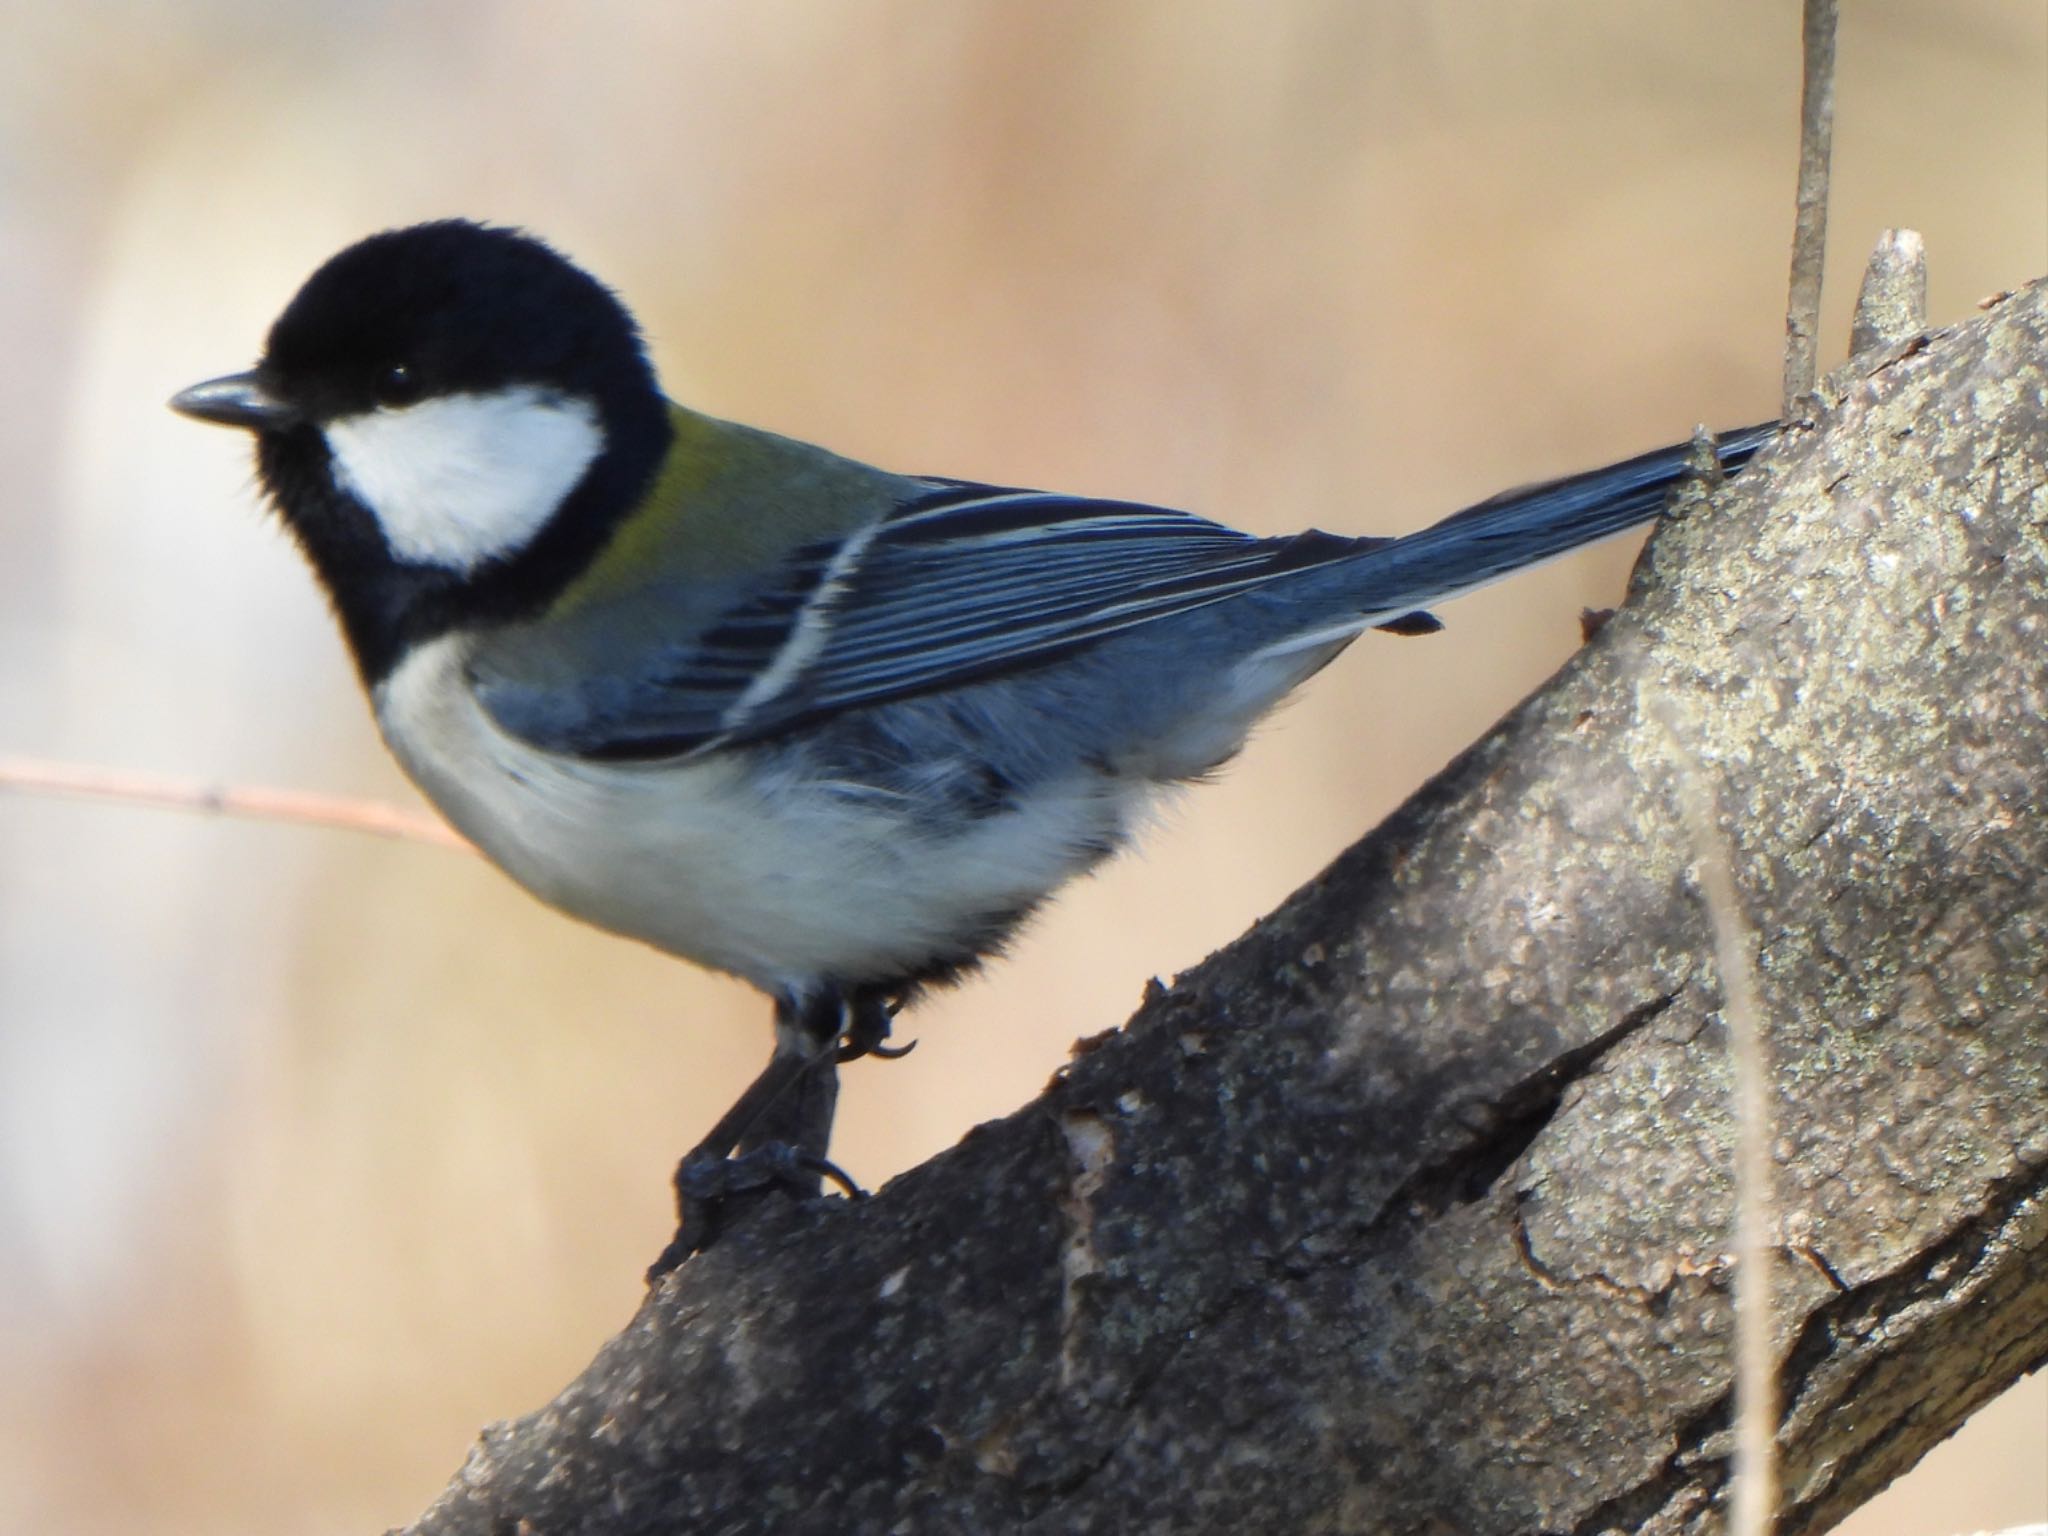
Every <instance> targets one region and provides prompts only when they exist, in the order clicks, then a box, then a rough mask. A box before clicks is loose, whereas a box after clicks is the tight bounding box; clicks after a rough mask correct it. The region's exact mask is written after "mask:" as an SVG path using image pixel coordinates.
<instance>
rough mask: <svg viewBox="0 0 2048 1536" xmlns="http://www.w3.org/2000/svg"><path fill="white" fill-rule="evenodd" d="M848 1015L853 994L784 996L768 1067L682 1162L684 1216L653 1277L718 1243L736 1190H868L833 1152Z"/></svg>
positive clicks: (679, 1193) (679, 1187)
mask: <svg viewBox="0 0 2048 1536" xmlns="http://www.w3.org/2000/svg"><path fill="white" fill-rule="evenodd" d="M846 1016H847V1001H846V998H845V996H844V994H842V993H840V992H839V991H837V990H828V991H823V992H819V993H816V994H812V995H809V996H804V997H783V998H780V999H778V1000H777V1002H776V1005H775V1051H774V1054H773V1055H771V1056H770V1057H769V1058H768V1065H767V1066H765V1067H763V1068H762V1069H761V1072H760V1075H759V1076H757V1077H756V1078H755V1079H754V1080H753V1082H751V1083H749V1084H748V1085H747V1087H746V1091H745V1092H743V1093H742V1094H741V1095H740V1096H739V1098H738V1099H737V1100H735V1101H734V1103H733V1106H732V1108H730V1109H728V1110H727V1111H726V1112H725V1113H724V1114H723V1115H721V1116H720V1117H719V1119H718V1123H717V1124H716V1125H714V1126H713V1127H712V1128H711V1131H710V1134H708V1135H707V1136H705V1138H704V1139H703V1140H702V1141H700V1142H698V1143H697V1145H696V1146H695V1147H693V1148H691V1149H690V1151H689V1152H688V1153H686V1154H685V1155H684V1157H683V1160H682V1162H681V1164H680V1165H678V1167H677V1168H676V1178H675V1184H676V1203H677V1207H678V1214H679V1217H680V1220H679V1223H678V1225H677V1228H676V1235H675V1237H674V1239H673V1240H672V1241H671V1242H670V1243H669V1245H668V1247H666V1248H664V1249H663V1250H662V1252H661V1256H660V1257H659V1258H657V1259H656V1260H655V1261H654V1263H653V1265H652V1266H651V1267H650V1268H649V1269H648V1271H647V1278H648V1281H649V1282H650V1283H652V1282H653V1281H655V1280H658V1279H660V1278H661V1277H662V1276H663V1275H665V1274H667V1273H668V1272H669V1271H670V1270H672V1269H674V1268H675V1267H676V1266H677V1265H678V1264H680V1263H682V1262H683V1260H685V1259H687V1258H688V1257H689V1256H690V1255H691V1254H693V1253H696V1252H698V1251H700V1250H701V1249H703V1248H704V1247H706V1246H707V1245H708V1244H709V1243H710V1242H711V1240H712V1238H713V1237H714V1236H715V1235H716V1232H717V1229H718V1227H719V1226H720V1225H721V1224H722V1222H723V1221H724V1219H725V1218H727V1217H728V1216H729V1215H730V1214H731V1213H730V1212H729V1211H728V1210H727V1209H726V1207H728V1206H729V1205H730V1204H731V1203H732V1200H733V1197H735V1196H738V1195H743V1194H746V1193H748V1192H750V1191H755V1190H762V1189H767V1188H771V1187H778V1186H779V1187H781V1188H783V1189H787V1190H790V1191H792V1192H794V1193H796V1194H799V1195H815V1194H817V1193H818V1189H819V1180H820V1178H821V1177H826V1178H830V1179H832V1180H833V1181H834V1182H835V1183H837V1184H838V1185H839V1186H840V1187H841V1188H843V1189H844V1190H846V1192H847V1193H848V1194H850V1195H858V1194H859V1193H860V1189H859V1187H858V1186H857V1185H855V1184H854V1182H853V1180H851V1179H850V1178H848V1177H847V1176H846V1175H845V1174H844V1173H843V1172H841V1171H840V1170H839V1169H838V1168H836V1167H834V1166H833V1165H832V1164H831V1163H830V1162H828V1161H827V1160H826V1158H825V1149H826V1147H827V1146H829V1145H830V1143H831V1138H832V1112H833V1108H834V1105H835V1104H836V1102H837V1100H838V1096H839V1075H838V1056H839V1049H840V1037H841V1035H842V1033H843V1032H844V1030H845V1027H846Z"/></svg>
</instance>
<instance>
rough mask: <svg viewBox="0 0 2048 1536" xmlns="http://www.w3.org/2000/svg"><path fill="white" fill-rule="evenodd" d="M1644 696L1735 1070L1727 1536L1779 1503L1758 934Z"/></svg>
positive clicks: (1680, 753)
mask: <svg viewBox="0 0 2048 1536" xmlns="http://www.w3.org/2000/svg"><path fill="white" fill-rule="evenodd" d="M1648 702H1649V712H1650V713H1651V714H1652V716H1653V717H1654V718H1655V719H1657V721H1658V722H1659V723H1660V724H1662V726H1663V727H1664V730H1665V732H1666V734H1667V738H1668V744H1669V750H1670V758H1671V762H1672V766H1673V767H1674V768H1675V769H1676V771H1677V777H1678V803H1679V812H1680V815H1681V817H1682V819H1683V820H1684V823H1685V828H1686V834H1687V837H1688V838H1689V839H1690V841H1691V843H1692V845H1693V870H1694V874H1695V877H1696V878H1697V879H1698V881H1699V887H1700V896H1701V898H1702V900H1703V901H1704V902H1705V904H1706V908H1707V920H1708V922H1709V924H1710V925H1711V927H1712V928H1713V934H1714V968H1715V970H1716V971H1718V972H1719V973H1720V977H1721V1018H1722V1021H1723V1022H1724V1023H1725V1024H1726V1025H1727V1028H1728V1051H1729V1055H1730V1058H1731V1060H1732V1062H1733V1066H1734V1075H1735V1104H1734V1108H1735V1473H1734V1497H1733V1501H1732V1503H1733V1507H1732V1509H1731V1511H1730V1513H1729V1519H1728V1530H1729V1532H1730V1536H1767V1533H1768V1532H1769V1531H1770V1528H1771V1519H1772V1516H1773V1514H1774V1512H1775V1511H1776V1508H1777V1502H1778V1479H1777V1426H1778V1383H1777V1362H1776V1360H1775V1358H1774V1351H1773V1348H1772V1344H1771V1263H1772V1260H1773V1258H1774V1256H1775V1255H1774V1251H1773V1240H1772V1232H1771V1227H1772V1209H1773V1205H1774V1201H1773V1196H1772V1190H1771V1100H1770V1078H1771V1074H1770V1061H1769V1057H1768V1055H1767V1053H1766V1050H1767V1048H1766V1046H1765V1043H1764V1030H1763V1007H1762V1004H1761V1003H1760V1001H1759V997H1758V994H1759V990H1760V989H1759V987H1758V985H1757V976H1756V934H1755V933H1754V931H1753V930H1752V929H1751V928H1750V927H1749V925H1748V923H1746V922H1745V921H1744V919H1743V916H1742V908H1741V904H1740V902H1739V901H1738V899H1737V897H1736V893H1735V866H1734V861H1733V859H1732V858H1731V856H1730V850H1729V845H1728V839H1727V838H1726V837H1724V836H1723V835H1722V833H1721V829H1720V820H1719V816H1718V813H1717V806H1716V801H1717V799H1718V796H1717V795H1716V793H1715V790H1714V786H1713V783H1712V781H1711V780H1710V779H1709V778H1708V776H1707V773H1706V771H1705V770H1704V769H1703V768H1702V766H1701V764H1700V762H1699V760H1698V759H1697V758H1696V757H1694V755H1693V753H1692V749H1691V748H1690V746H1688V745H1687V735H1688V730H1687V722H1686V721H1685V720H1684V719H1683V716H1682V714H1681V711H1680V709H1679V707H1678V705H1677V703H1676V702H1675V701H1674V700H1672V699H1671V698H1669V697H1668V696H1663V695H1658V696H1656V697H1653V698H1652V699H1650V700H1649V701H1648Z"/></svg>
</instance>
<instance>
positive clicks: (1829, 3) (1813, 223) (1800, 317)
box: [1784, 0, 1838, 421]
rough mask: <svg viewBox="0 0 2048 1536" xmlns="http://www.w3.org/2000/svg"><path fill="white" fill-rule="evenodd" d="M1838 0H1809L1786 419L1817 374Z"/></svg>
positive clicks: (1787, 346) (1787, 323)
mask: <svg viewBox="0 0 2048 1536" xmlns="http://www.w3.org/2000/svg"><path fill="white" fill-rule="evenodd" d="M1837 7H1838V0H1806V19H1805V27H1804V38H1805V48H1806V72H1805V77H1804V80H1803V83H1802V84H1801V86H1800V91H1799V200H1798V212H1797V215H1796V217H1795V219H1794V221H1793V226H1792V288H1791V293H1790V295H1789V297H1788V298H1787V300H1786V305H1785V408H1784V414H1785V419H1786V420H1787V421H1790V420H1793V419H1794V418H1796V417H1797V416H1798V414H1799V410H1800V402H1801V401H1802V400H1804V399H1805V398H1806V397H1807V396H1808V395H1810V394H1812V393H1813V386H1814V381H1815V380H1816V379H1817V378H1818V376H1819V367H1820V365H1819V357H1820V279H1821V265H1822V262H1823V260H1824V259H1825V257H1826V255H1827V243H1828V158H1829V155H1830V153H1831V151H1832V147H1833V144H1834V137H1835V15H1836V10H1837Z"/></svg>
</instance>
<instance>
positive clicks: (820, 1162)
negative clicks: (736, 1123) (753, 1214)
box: [647, 1141, 867, 1285]
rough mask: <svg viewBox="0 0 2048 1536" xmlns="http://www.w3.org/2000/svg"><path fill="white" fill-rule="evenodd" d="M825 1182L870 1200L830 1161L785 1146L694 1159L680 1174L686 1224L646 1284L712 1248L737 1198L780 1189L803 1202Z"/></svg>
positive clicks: (679, 1197) (695, 1155)
mask: <svg viewBox="0 0 2048 1536" xmlns="http://www.w3.org/2000/svg"><path fill="white" fill-rule="evenodd" d="M824 1179H830V1180H831V1181H832V1182H833V1183H834V1184H837V1185H838V1186H839V1188H840V1190H841V1191H842V1192H843V1193H844V1194H845V1195H846V1197H847V1198H848V1199H849V1200H865V1199H866V1198H867V1191H866V1190H864V1189H862V1188H861V1187H860V1186H859V1185H858V1184H856V1183H855V1182H854V1181H853V1177H852V1175H850V1174H848V1173H847V1171H846V1170H845V1169H844V1168H841V1167H840V1166H839V1165H838V1164H837V1163H835V1162H833V1161H832V1160H831V1159H830V1158H826V1157H820V1156H818V1155H817V1154H816V1153H813V1152H806V1151H804V1150H803V1149H802V1148H801V1147H795V1146H791V1145H790V1144H789V1143H788V1142H786V1141H765V1142H761V1143H758V1144H757V1145H755V1146H751V1147H749V1148H747V1149H746V1150H745V1151H744V1152H737V1153H734V1154H733V1155H732V1156H730V1157H719V1156H715V1155H705V1154H701V1153H692V1154H691V1155H690V1156H688V1157H686V1158H684V1159H683V1161H682V1163H681V1165H680V1166H679V1167H678V1168H677V1169H676V1178H675V1185H676V1199H677V1203H678V1204H679V1205H680V1206H681V1207H682V1212H683V1219H682V1221H681V1223H680V1224H679V1225H678V1226H677V1228H676V1235H675V1236H674V1237H673V1238H672V1239H670V1241H669V1245H668V1246H667V1247H666V1248H664V1249H662V1250H661V1256H660V1257H659V1258H657V1259H656V1260H655V1261H654V1262H653V1263H652V1264H650V1265H649V1266H648V1268H647V1283H648V1284H649V1285H652V1284H654V1282H655V1281H657V1280H659V1279H660V1278H661V1277H662V1276H663V1275H665V1274H667V1273H668V1272H669V1271H670V1270H672V1269H674V1268H676V1267H677V1266H678V1265H680V1264H681V1263H682V1262H683V1260H685V1259H687V1258H689V1257H690V1256H691V1255H692V1254H694V1253H701V1252H702V1251H703V1250H704V1249H705V1248H707V1247H709V1246H710V1244H711V1239H712V1237H713V1236H714V1235H715V1234H716V1233H717V1232H718V1230H719V1228H721V1227H722V1226H724V1225H725V1224H726V1223H727V1222H728V1221H729V1220H730V1219H731V1217H732V1215H733V1214H734V1211H733V1204H734V1201H735V1199H736V1197H742V1196H749V1195H753V1194H757V1193H760V1192H764V1191H767V1190H773V1189H779V1190H782V1191H783V1192H785V1193H786V1194H789V1195H793V1196H796V1197H797V1198H799V1199H812V1198H815V1197H816V1196H817V1194H818V1190H819V1184H820V1181H821V1180H824ZM742 1203H744V1202H742Z"/></svg>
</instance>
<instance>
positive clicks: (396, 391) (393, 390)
mask: <svg viewBox="0 0 2048 1536" xmlns="http://www.w3.org/2000/svg"><path fill="white" fill-rule="evenodd" d="M419 397H420V381H419V379H418V377H417V376H416V375H415V374H414V373H413V371H412V369H411V368H410V367H408V366H407V365H406V364H404V363H392V364H391V365H390V366H389V367H387V368H385V369H384V371H383V372H381V373H379V374H378V375H377V399H378V400H379V401H381V402H382V403H383V404H385V405H411V404H412V403H413V401H415V400H417V399H419Z"/></svg>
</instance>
